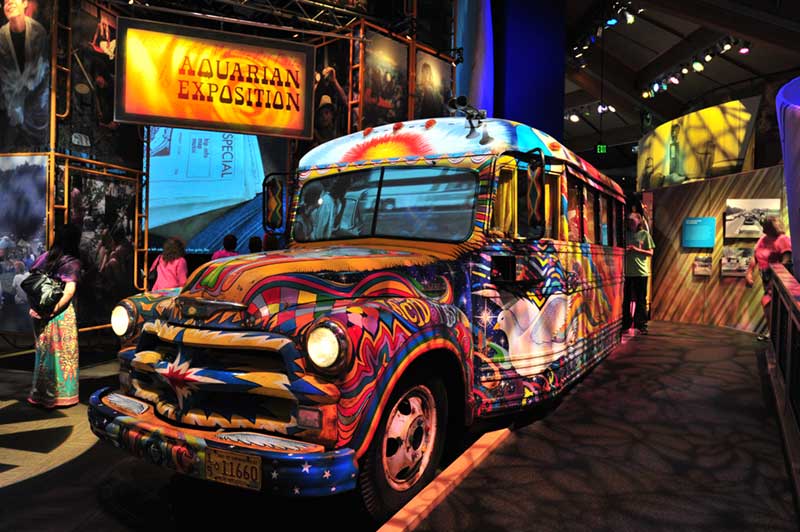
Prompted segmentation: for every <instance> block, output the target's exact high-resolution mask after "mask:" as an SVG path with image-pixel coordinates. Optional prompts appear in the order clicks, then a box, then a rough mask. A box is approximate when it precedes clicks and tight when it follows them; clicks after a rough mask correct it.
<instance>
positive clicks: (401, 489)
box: [89, 118, 624, 517]
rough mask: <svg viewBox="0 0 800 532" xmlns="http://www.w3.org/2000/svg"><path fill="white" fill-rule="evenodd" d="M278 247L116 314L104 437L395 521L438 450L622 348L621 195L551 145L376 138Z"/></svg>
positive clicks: (215, 266) (355, 144)
mask: <svg viewBox="0 0 800 532" xmlns="http://www.w3.org/2000/svg"><path fill="white" fill-rule="evenodd" d="M298 172H299V183H300V185H299V188H298V190H297V192H296V193H295V194H294V199H293V202H292V203H293V205H292V217H291V220H292V239H291V242H290V246H289V248H288V249H285V250H279V251H272V252H265V253H258V254H252V255H244V256H237V257H232V258H225V259H220V260H216V261H212V262H209V263H207V264H205V265H203V266H202V267H200V268H199V269H198V270H196V271H195V272H194V273H193V274H192V275H191V276H190V278H189V280H188V281H187V283H186V285H185V286H184V287H183V288H182V289H180V290H173V291H166V292H153V293H144V294H140V295H137V296H133V297H130V298H128V299H126V300H124V301H122V302H121V303H120V305H119V306H118V307H117V308H116V309H115V310H114V313H113V316H112V322H113V324H114V328H115V331H116V332H117V333H118V334H119V335H120V336H121V338H122V344H123V347H122V349H121V350H120V352H119V360H120V386H119V389H117V390H111V389H108V388H106V389H102V390H98V391H97V392H96V393H95V394H93V395H92V397H91V405H90V410H89V418H90V423H91V427H92V430H93V431H94V433H95V434H96V435H98V436H99V437H100V438H102V439H105V440H109V441H110V442H112V443H113V444H115V445H117V446H119V447H122V448H125V449H127V450H128V451H130V452H132V453H134V454H136V455H139V456H141V457H143V458H146V459H148V460H150V461H152V462H154V463H156V464H161V465H164V466H167V467H170V468H173V469H175V470H177V471H179V472H181V473H184V474H188V475H192V476H195V477H199V478H204V479H208V480H212V481H217V482H223V483H227V484H232V485H236V486H241V487H245V488H250V489H255V490H263V491H268V492H271V493H279V494H283V495H287V496H300V497H303V496H320V495H326V494H332V493H339V492H342V491H346V490H353V489H358V490H359V491H360V493H361V495H362V499H363V501H364V503H365V505H366V507H367V509H368V510H369V511H370V512H371V513H372V514H373V515H375V516H377V517H382V516H387V515H389V514H390V513H391V512H393V511H395V510H397V509H398V508H399V507H400V506H401V505H402V504H403V503H404V502H405V501H407V500H408V499H410V498H411V497H412V496H413V495H414V494H415V493H417V492H418V491H419V490H420V489H421V488H422V487H423V486H424V484H425V483H427V482H428V481H429V480H430V479H431V478H432V477H433V476H434V474H435V470H436V467H437V465H438V461H439V459H440V456H441V453H442V449H443V447H444V445H445V441H446V438H447V436H448V435H452V434H456V433H458V431H459V430H460V429H462V428H463V427H465V426H468V425H470V424H471V423H473V422H474V421H475V420H476V419H478V418H482V417H486V416H491V415H494V414H498V413H507V412H514V411H517V410H520V409H523V408H525V407H527V406H529V405H533V404H536V403H539V402H541V401H544V400H546V399H549V398H552V397H554V396H556V395H558V394H559V393H561V392H563V391H564V390H565V389H566V388H567V386H568V385H569V384H570V383H571V382H573V381H574V380H575V379H577V378H578V377H580V376H581V375H583V374H584V373H585V372H587V371H588V370H589V369H590V368H591V367H592V366H593V365H594V364H595V363H596V362H598V361H599V360H600V359H602V357H604V356H605V355H606V354H607V353H608V352H609V351H610V349H611V348H612V347H613V346H614V345H615V344H616V343H617V342H618V341H619V338H620V322H621V302H622V282H623V271H622V268H623V248H622V242H621V236H620V235H621V233H622V225H621V220H622V216H623V213H622V208H623V202H624V198H623V196H622V193H621V190H620V188H619V186H617V185H616V184H615V183H614V182H612V181H611V180H610V179H608V178H607V177H605V176H603V175H602V174H600V173H599V172H597V171H596V170H595V169H594V168H593V167H591V166H590V165H589V164H587V163H586V162H585V161H583V160H581V159H580V158H579V157H577V156H576V155H575V154H573V153H572V152H570V151H569V150H567V149H566V148H565V147H564V146H563V145H561V144H560V143H559V142H557V141H556V140H555V139H553V138H551V137H550V136H548V135H547V134H545V133H542V132H541V131H537V130H536V129H533V128H531V127H529V126H526V125H524V124H520V123H516V122H512V121H507V120H497V119H484V120H477V119H476V120H465V119H464V118H442V119H430V120H419V121H412V122H406V123H398V124H391V125H386V126H380V127H375V128H369V129H366V130H364V131H362V132H358V133H355V134H351V135H348V136H345V137H342V138H339V139H336V140H333V141H331V142H328V143H326V144H323V145H321V146H319V147H317V148H315V149H313V150H312V151H311V152H309V153H308V154H307V155H306V156H305V157H304V158H303V159H302V160H301V162H300V165H299V169H298Z"/></svg>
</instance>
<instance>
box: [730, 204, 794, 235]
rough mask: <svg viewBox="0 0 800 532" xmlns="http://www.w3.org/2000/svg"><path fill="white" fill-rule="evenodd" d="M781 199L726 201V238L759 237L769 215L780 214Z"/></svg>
mask: <svg viewBox="0 0 800 532" xmlns="http://www.w3.org/2000/svg"><path fill="white" fill-rule="evenodd" d="M780 210H781V199H780V198H771V199H731V198H728V199H727V200H726V201H725V238H759V237H760V236H761V233H762V228H761V223H762V222H763V221H764V219H765V218H766V217H767V216H779V215H780Z"/></svg>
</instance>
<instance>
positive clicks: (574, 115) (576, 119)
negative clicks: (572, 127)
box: [569, 113, 581, 122]
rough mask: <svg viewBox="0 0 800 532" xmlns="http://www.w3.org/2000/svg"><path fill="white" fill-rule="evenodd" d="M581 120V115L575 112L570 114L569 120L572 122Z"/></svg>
mask: <svg viewBox="0 0 800 532" xmlns="http://www.w3.org/2000/svg"><path fill="white" fill-rule="evenodd" d="M580 120H581V117H579V116H578V115H576V114H575V113H572V114H570V115H569V121H570V122H580Z"/></svg>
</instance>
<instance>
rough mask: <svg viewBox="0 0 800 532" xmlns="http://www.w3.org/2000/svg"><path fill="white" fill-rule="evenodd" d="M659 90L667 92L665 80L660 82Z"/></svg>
mask: <svg viewBox="0 0 800 532" xmlns="http://www.w3.org/2000/svg"><path fill="white" fill-rule="evenodd" d="M661 90H662V91H665V90H667V81H666V80H661Z"/></svg>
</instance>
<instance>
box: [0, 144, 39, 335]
mask: <svg viewBox="0 0 800 532" xmlns="http://www.w3.org/2000/svg"><path fill="white" fill-rule="evenodd" d="M46 189H47V157H44V156H25V157H23V156H10V157H0V205H2V206H3V208H2V209H0V287H1V288H2V289H0V332H22V333H25V332H30V331H32V329H31V321H30V318H29V317H28V300H27V297H26V296H25V292H23V291H22V288H20V284H21V283H22V281H23V280H24V279H25V278H26V277H27V276H28V272H29V270H30V267H31V265H32V264H33V261H34V260H35V259H36V257H38V256H39V255H41V254H42V253H43V252H44V250H45V193H46Z"/></svg>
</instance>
